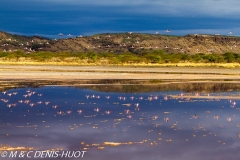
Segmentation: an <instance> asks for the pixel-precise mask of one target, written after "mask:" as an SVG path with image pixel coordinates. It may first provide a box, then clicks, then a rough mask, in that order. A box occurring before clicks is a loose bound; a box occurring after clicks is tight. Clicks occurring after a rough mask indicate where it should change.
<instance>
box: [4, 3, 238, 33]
mask: <svg viewBox="0 0 240 160" xmlns="http://www.w3.org/2000/svg"><path fill="white" fill-rule="evenodd" d="M238 6H240V1H237V0H201V1H197V0H132V1H129V0H118V1H110V0H101V1H100V0H98V1H96V0H83V1H80V0H1V5H0V21H1V22H0V30H1V31H6V32H10V33H18V34H23V35H42V36H47V37H53V36H56V35H57V34H58V33H60V32H61V33H63V34H66V35H67V34H72V35H92V34H96V33H106V32H110V33H112V32H114V33H116V32H129V31H133V32H140V33H142V32H143V33H155V32H156V31H157V32H159V33H160V34H166V32H165V30H167V29H170V30H171V33H168V34H175V35H185V34H192V33H206V34H228V33H229V32H230V31H231V32H233V33H234V34H235V35H240V31H238V30H239V28H240V21H239V19H240V18H239V17H240V10H239V8H238Z"/></svg>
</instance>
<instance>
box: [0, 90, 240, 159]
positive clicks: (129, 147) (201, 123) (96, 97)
mask: <svg viewBox="0 0 240 160" xmlns="http://www.w3.org/2000/svg"><path fill="white" fill-rule="evenodd" d="M93 88H94V87H93ZM239 94H240V92H239V91H237V90H234V89H233V90H231V91H228V92H223V91H222V92H211V93H201V92H188V93H186V92H184V91H183V90H171V91H157V92H144V93H141V92H139V93H123V92H121V91H119V92H117V91H115V92H111V91H108V92H104V91H96V90H93V89H86V88H75V87H62V86H45V87H40V88H20V89H10V90H7V91H6V93H5V92H2V93H0V99H1V101H0V144H1V146H2V147H3V146H9V147H18V146H22V147H26V148H34V150H49V149H56V150H59V149H60V148H61V149H63V150H71V151H73V150H75V151H78V150H80V151H82V150H86V151H87V152H86V154H85V156H84V158H83V159H106V158H107V159H115V160H122V159H130V160H135V159H138V160H146V159H149V160H150V159H153V160H155V159H161V160H162V159H163V160H165V159H171V160H174V159H178V160H179V159H180V160H185V159H195V160H198V159H199V160H200V159H201V160H202V159H205V160H208V159H209V160H210V159H211V160H212V159H224V160H225V159H237V158H238V157H239V156H240V153H239V148H240V138H239V137H240V120H239V116H240V108H239V104H240V100H234V99H232V100H231V99H221V98H219V99H212V98H211V96H219V97H221V96H229V95H230V96H236V95H237V96H239ZM170 95H177V96H179V98H178V99H174V98H171V96H170ZM181 95H182V96H183V95H192V96H193V98H181ZM201 95H207V96H208V97H209V98H207V99H202V98H199V96H201ZM194 96H195V97H196V98H194ZM1 146H0V148H1ZM45 159H47V158H45ZM68 159H71V158H68ZM73 159H74V158H73Z"/></svg>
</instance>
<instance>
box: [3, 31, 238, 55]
mask: <svg viewBox="0 0 240 160" xmlns="http://www.w3.org/2000/svg"><path fill="white" fill-rule="evenodd" d="M17 50H21V51H24V52H27V53H30V52H34V51H51V52H71V53H76V52H91V51H95V52H99V53H100V52H113V53H124V52H132V53H136V54H141V53H142V52H145V51H149V50H164V51H165V52H166V53H187V54H195V53H205V54H211V53H216V54H223V53H226V52H234V53H240V37H234V36H220V35H197V34H195V35H186V36H169V35H159V34H139V33H117V34H97V35H93V36H84V37H75V38H67V39H47V38H43V37H39V36H33V37H26V36H19V35H12V34H8V33H5V32H0V51H7V52H12V51H17Z"/></svg>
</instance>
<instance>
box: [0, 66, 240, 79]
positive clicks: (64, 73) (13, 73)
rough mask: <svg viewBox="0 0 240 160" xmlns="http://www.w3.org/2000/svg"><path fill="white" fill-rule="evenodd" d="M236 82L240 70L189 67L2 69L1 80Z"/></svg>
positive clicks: (43, 67)
mask: <svg viewBox="0 0 240 160" xmlns="http://www.w3.org/2000/svg"><path fill="white" fill-rule="evenodd" d="M18 79H26V80H83V79H136V80H140V79H142V80H149V79H158V80H233V81H239V82H240V69H224V68H222V69H218V68H191V67H190V68H187V67H183V68H181V67H162V68H160V67H136V68H135V67H104V66H92V67H91V66H16V65H0V80H18Z"/></svg>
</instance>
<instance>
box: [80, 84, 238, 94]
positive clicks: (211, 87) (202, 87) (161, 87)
mask: <svg viewBox="0 0 240 160" xmlns="http://www.w3.org/2000/svg"><path fill="white" fill-rule="evenodd" d="M81 88H87V89H92V90H96V91H101V92H124V93H136V92H158V91H177V90H178V91H179V90H181V91H185V92H219V91H221V92H222V91H238V90H240V84H236V83H172V84H158V85H107V86H106V85H101V86H81Z"/></svg>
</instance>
